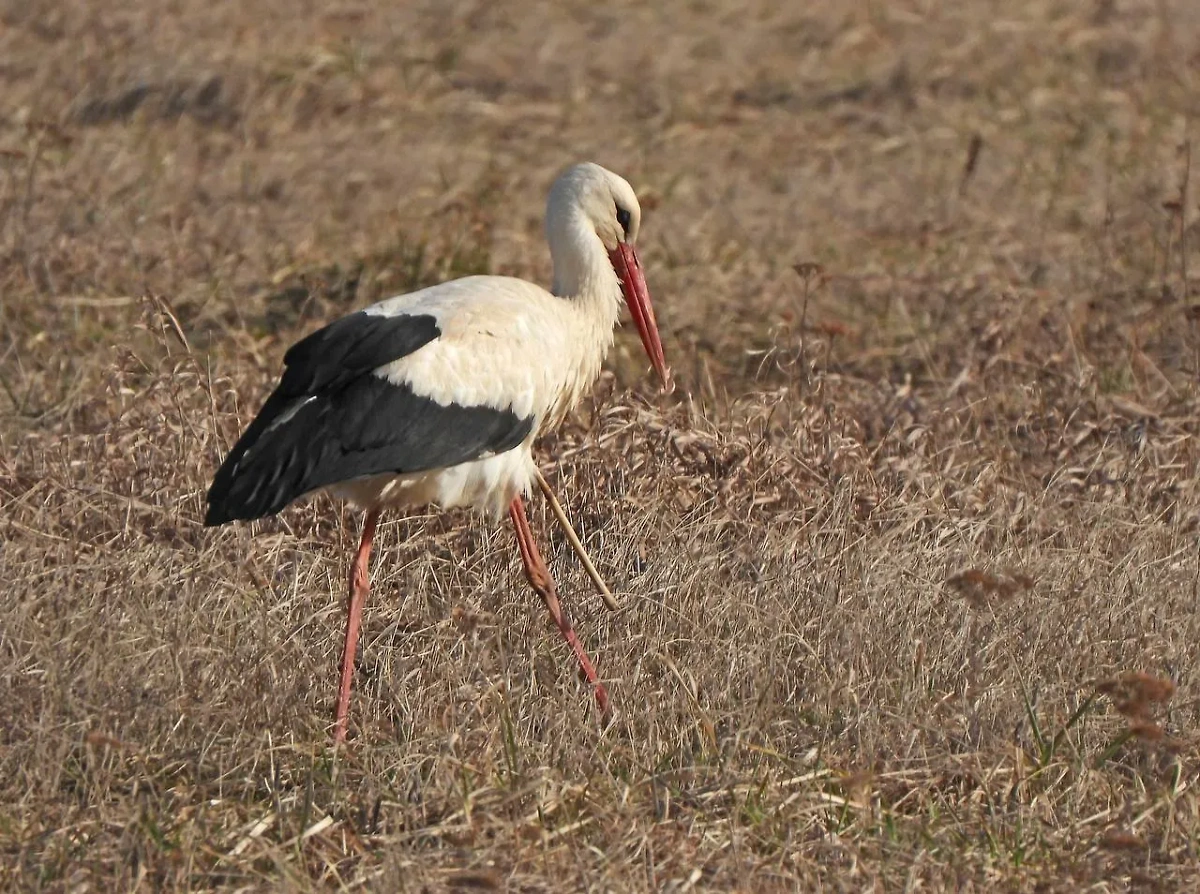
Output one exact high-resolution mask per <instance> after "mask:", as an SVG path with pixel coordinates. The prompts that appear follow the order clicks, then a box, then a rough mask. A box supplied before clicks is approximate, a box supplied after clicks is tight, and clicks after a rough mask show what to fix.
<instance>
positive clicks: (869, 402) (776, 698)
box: [0, 0, 1200, 892]
mask: <svg viewBox="0 0 1200 894" xmlns="http://www.w3.org/2000/svg"><path fill="white" fill-rule="evenodd" d="M1198 113H1200V7H1197V6H1196V5H1195V4H1193V3H1191V2H1189V0H1158V2H1151V0H1095V2H1084V0H1078V2H1056V0H1016V2H1003V3H1002V2H998V0H996V2H988V0H960V2H950V0H945V2H937V0H924V2H922V0H911V2H899V0H897V2H848V3H841V2H834V0H823V2H814V3H805V4H799V3H797V4H789V3H786V2H766V0H757V2H753V0H752V2H748V3H734V2H731V0H686V2H685V0H661V2H657V3H653V4H635V3H628V2H622V0H616V2H610V3H605V4H590V3H581V2H575V0H572V2H565V3H550V2H542V3H538V2H534V0H522V2H517V3H510V4H499V3H485V2H454V0H437V2H432V0H426V2H417V3H384V2H377V3H366V2H356V0H345V2H332V3H315V2H286V0H246V2H243V3H234V2H232V0H217V2H200V0H173V2H146V3H142V4H122V3H116V2H108V3H85V2H82V0H0V386H2V388H0V505H2V506H3V513H2V514H0V535H2V540H0V704H2V705H3V711H2V712H0V888H3V889H4V890H31V891H32V890H46V891H86V890H95V891H119V890H190V889H198V888H214V887H227V888H230V889H236V890H241V891H248V890H268V889H270V890H294V891H308V890H328V889H333V890H341V889H347V890H349V889H354V890H358V889H366V890H377V891H426V890H428V891H440V890H492V889H496V890H507V891H514V892H515V891H522V892H536V891H574V890H591V891H673V892H683V891H705V890H740V891H768V892H769V891H792V890H823V891H901V890H906V891H907V890H924V891H953V890H957V891H1081V890H1087V891H1096V892H1109V891H1125V890H1152V891H1171V890H1181V891H1186V890H1194V888H1192V886H1193V885H1197V884H1200V870H1198V865H1200V864H1198V862H1197V856H1198V855H1197V850H1198V847H1200V792H1198V791H1197V786H1198V785H1200V703H1198V701H1197V700H1198V698H1200V679H1198V678H1197V660H1198V658H1200V619H1198V615H1197V599H1198V595H1200V594H1198V581H1200V547H1198V544H1197V537H1198V533H1200V489H1198V487H1197V465H1198V463H1200V440H1198V438H1200V415H1198V413H1200V388H1198V387H1197V375H1198V373H1200V363H1198V358H1200V332H1198V331H1197V326H1198V325H1200V255H1198V252H1197V246H1198V245H1200V233H1197V232H1196V227H1195V221H1196V220H1197V218H1200V206H1198V195H1197V191H1196V189H1195V185H1194V181H1195V179H1196V174H1195V173H1192V174H1189V169H1190V168H1191V167H1192V166H1194V165H1196V164H1197V162H1198V160H1200V146H1198V145H1197V144H1196V143H1195V140H1196V138H1197V136H1198V132H1197V128H1196V121H1195V118H1196V116H1197V114H1198ZM582 159H591V160H595V161H598V162H600V163H602V164H605V165H608V166H609V167H612V168H613V169H615V170H617V171H619V172H621V173H623V174H625V175H626V176H627V177H628V178H629V179H630V180H631V182H633V184H634V186H635V188H637V189H638V190H639V192H640V194H641V195H642V196H643V197H644V203H645V206H646V208H647V213H646V222H645V226H644V230H643V232H644V236H643V241H642V247H643V258H644V260H645V263H646V267H647V271H648V277H649V281H650V286H651V290H652V293H653V295H654V296H655V299H656V303H657V307H658V309H659V321H660V323H661V324H662V327H663V332H664V342H665V344H666V346H667V351H668V359H669V360H670V361H671V362H672V363H673V366H674V367H675V370H676V373H677V376H678V378H679V381H680V384H681V386H682V387H681V389H680V391H679V392H677V394H676V395H674V396H671V397H665V398H664V397H660V396H657V395H656V394H654V392H653V389H652V387H651V383H650V382H649V379H648V377H647V376H646V375H644V372H645V371H644V369H643V367H644V365H645V364H644V362H643V360H642V358H641V356H640V354H641V351H640V346H639V345H638V343H637V339H636V337H635V335H634V334H633V333H632V332H629V331H623V332H621V333H620V334H619V337H618V342H617V346H616V347H615V348H614V350H613V352H612V355H611V357H610V362H609V365H608V368H609V370H610V371H611V372H610V373H607V374H606V376H605V378H604V380H602V382H601V384H600V386H598V388H597V391H596V395H595V398H594V400H592V401H591V402H588V403H586V404H585V406H583V407H582V408H581V409H580V410H579V412H578V413H577V414H576V415H575V417H574V418H573V419H572V420H571V421H570V422H569V424H568V425H567V426H566V427H565V428H564V430H563V431H562V432H561V434H560V435H558V436H556V437H554V438H552V439H550V440H549V441H548V442H546V443H545V444H544V445H543V456H544V458H545V460H546V463H547V470H548V472H549V473H550V474H551V480H552V481H553V482H555V483H556V487H557V488H558V490H559V492H560V494H561V496H562V498H563V500H564V502H565V503H566V504H567V507H568V510H569V512H570V513H571V515H572V517H573V519H574V521H575V523H576V524H577V526H578V527H579V529H580V531H581V533H582V534H583V535H584V537H585V540H586V542H587V543H588V545H589V547H590V549H591V550H592V552H593V554H594V555H595V557H596V558H597V560H598V564H599V565H600V567H601V570H602V571H603V573H604V574H605V575H606V576H607V577H608V578H609V580H610V583H611V584H613V586H614V588H615V589H617V590H618V591H619V592H620V594H621V596H622V597H623V599H624V600H625V601H626V602H627V604H628V608H627V609H626V610H625V611H624V612H622V613H619V614H611V613H608V612H606V611H605V610H604V609H603V607H602V606H601V605H600V603H599V601H598V600H597V599H596V598H595V597H594V596H593V595H592V593H591V590H590V588H589V585H588V581H587V578H586V577H585V576H584V574H583V572H582V569H581V568H580V567H579V565H578V563H577V562H576V561H575V559H574V557H573V556H572V555H571V553H570V551H569V550H568V549H567V547H566V544H565V543H564V541H563V539H562V537H561V536H560V535H559V533H558V531H557V530H556V529H554V527H553V525H552V521H551V519H550V517H549V514H548V513H546V512H544V507H542V505H541V501H540V500H537V501H535V503H536V506H535V512H534V518H533V521H534V523H535V525H537V526H539V531H540V534H541V536H542V539H543V542H548V544H549V547H550V548H549V553H550V555H551V556H552V557H553V562H552V567H553V568H554V569H555V571H556V573H557V574H558V575H559V576H560V580H561V582H562V584H563V590H564V598H565V599H566V601H567V602H568V603H569V605H570V610H571V611H572V613H573V615H574V618H575V621H576V624H577V626H578V627H579V629H580V632H581V635H582V636H583V638H584V641H585V642H586V643H587V645H588V647H589V649H590V650H591V651H592V653H593V654H594V655H595V656H596V658H597V661H598V666H599V669H600V671H601V673H602V675H604V676H605V677H606V678H607V679H608V680H610V681H611V682H610V692H611V693H612V695H613V698H614V703H615V705H616V707H617V709H618V712H619V713H618V716H617V718H616V721H615V723H614V724H613V725H612V726H611V727H610V728H607V729H602V728H600V726H599V724H598V722H597V717H596V714H595V711H594V710H593V706H592V704H591V700H590V694H589V692H588V691H587V690H586V688H585V687H584V686H582V685H581V684H580V682H579V681H578V680H577V678H576V676H575V674H574V672H573V669H572V663H571V660H570V656H569V653H568V652H567V651H566V649H565V647H564V646H563V644H562V643H561V641H560V640H559V639H558V637H557V634H556V632H555V631H554V630H553V628H551V627H549V626H548V624H547V621H546V618H545V613H544V610H543V608H542V606H541V604H540V603H539V602H538V601H537V600H536V599H534V598H533V597H532V595H531V594H529V593H528V591H527V590H526V588H525V585H524V582H523V580H522V578H521V576H520V572H519V568H518V562H517V559H516V557H515V552H514V550H513V549H512V542H511V536H512V535H511V532H510V531H509V530H508V529H507V527H497V528H495V529H488V528H486V527H483V526H476V525H473V524H472V520H471V519H470V518H469V517H468V516H466V515H451V516H438V515H434V514H431V515H430V516H429V517H412V518H399V517H396V516H393V517H390V518H387V517H385V524H384V525H383V526H382V528H381V549H380V550H379V551H378V552H377V554H376V561H375V564H374V582H375V586H374V591H373V593H372V599H371V601H370V603H369V604H368V607H367V614H366V621H365V625H366V626H365V635H364V646H363V652H362V665H361V668H360V675H359V678H358V682H357V684H356V685H357V690H356V695H355V703H354V708H353V712H354V713H353V715H352V730H353V735H354V737H355V738H354V742H353V746H352V747H351V748H350V749H349V750H347V751H343V752H342V753H340V754H336V755H335V754H333V753H331V751H330V750H329V748H328V745H327V743H328V724H329V722H330V719H331V713H332V706H333V696H334V683H335V664H336V660H337V652H338V648H339V643H340V630H341V624H342V605H341V599H342V596H343V576H344V573H345V563H346V561H347V555H348V551H349V548H350V547H351V545H352V543H353V542H354V541H355V539H356V536H357V519H356V518H355V517H354V516H353V515H352V514H350V513H346V512H343V511H342V510H341V509H340V508H339V507H338V506H337V505H335V504H334V503H332V502H331V501H328V500H319V501H314V502H313V503H310V504H306V505H302V506H298V507H295V508H292V509H290V510H288V511H287V512H286V513H284V514H283V515H282V516H281V517H279V518H277V519H272V520H269V521H267V522H263V523H261V524H256V525H254V526H252V527H251V526H241V527H230V528H223V529H220V530H217V531H208V530H204V529H203V528H202V527H201V526H200V523H199V520H200V518H201V514H202V512H201V509H202V500H203V493H204V490H205V489H206V487H207V484H208V482H209V480H210V476H211V473H212V472H213V470H214V469H215V468H216V465H217V463H218V462H219V460H220V458H221V456H222V455H223V452H224V451H225V450H226V449H227V447H228V446H229V445H230V444H231V442H232V439H233V438H234V437H236V435H237V433H238V432H239V430H240V428H241V426H242V425H243V424H244V423H245V422H246V421H247V420H248V418H249V416H250V415H251V414H252V413H253V412H254V411H255V410H256V409H257V408H258V405H259V402H260V401H261V400H262V399H263V397H264V396H265V394H266V391H267V389H268V388H269V386H270V383H271V381H272V380H273V378H274V377H275V375H276V374H277V372H278V369H279V361H280V358H281V356H282V353H283V351H284V350H285V348H286V347H287V345H288V344H290V343H291V341H292V340H294V339H295V338H297V337H298V336H299V335H301V334H302V333H304V332H306V331H309V330H311V329H312V328H314V327H315V326H316V325H317V324H318V323H319V322H321V321H324V320H327V319H330V318H332V317H333V316H334V315H336V314H339V313H342V312H344V311H346V310H348V309H350V308H353V307H357V306H361V305H362V304H365V303H367V302H368V301H370V300H373V299H375V298H377V297H380V296H384V295H387V294H391V293H396V292H400V291H404V290H407V289H409V288H411V287H413V286H415V285H418V284H424V283H429V282H434V281H438V280H441V279H444V278H448V277H452V276H457V275H461V274H463V273H467V272H474V271H492V272H504V273H512V274H516V275H520V276H525V277H529V278H534V279H538V280H540V281H546V280H547V279H548V276H549V262H548V257H547V254H546V249H545V247H544V243H543V241H542V237H541V215H542V210H543V202H544V196H545V190H546V188H547V187H548V185H549V183H550V181H551V180H552V179H553V176H554V175H555V173H557V171H558V170H560V169H561V168H562V167H564V166H566V165H567V164H569V163H571V162H574V161H578V160H582ZM1189 181H1193V182H1189ZM796 265H802V266H801V268H800V270H801V272H800V274H798V273H797V271H796V270H795V269H794V268H795V267H796ZM176 324H177V325H176ZM1163 681H1170V683H1171V684H1173V691H1171V689H1172V687H1171V686H1169V685H1167V684H1166V683H1165V682H1163Z"/></svg>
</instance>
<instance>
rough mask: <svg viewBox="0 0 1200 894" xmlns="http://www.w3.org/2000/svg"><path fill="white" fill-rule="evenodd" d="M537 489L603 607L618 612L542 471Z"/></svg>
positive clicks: (605, 585) (615, 603)
mask: <svg viewBox="0 0 1200 894" xmlns="http://www.w3.org/2000/svg"><path fill="white" fill-rule="evenodd" d="M536 471H537V483H538V487H540V488H541V489H542V496H544V497H545V498H546V500H547V501H548V502H549V503H550V509H551V511H552V512H553V513H554V517H555V518H557V519H558V523H559V525H561V526H562V529H563V533H564V534H566V535H567V540H568V541H569V542H570V544H571V549H573V550H575V555H577V556H579V561H580V562H582V563H583V567H584V569H585V570H586V571H587V573H588V577H590V578H591V579H592V583H594V584H595V585H596V592H597V593H599V594H600V598H601V599H603V600H604V604H605V606H607V607H608V610H609V611H614V612H615V611H620V610H621V605H620V603H618V602H617V600H616V598H615V597H614V596H613V594H612V591H611V590H610V589H609V588H608V584H606V583H605V582H604V578H602V577H601V576H600V572H599V571H597V570H596V566H595V565H593V564H592V559H591V556H589V555H588V554H587V550H586V549H584V548H583V543H582V542H581V541H580V539H579V535H578V534H576V533H575V529H574V528H572V527H571V522H570V520H569V519H568V518H567V513H566V512H565V511H563V508H562V506H561V505H560V504H559V502H558V499H557V498H556V497H555V496H554V491H552V490H551V489H550V485H549V484H548V483H547V482H546V479H545V477H543V475H542V470H541V469H537V470H536Z"/></svg>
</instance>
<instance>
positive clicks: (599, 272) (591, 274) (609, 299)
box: [544, 207, 621, 426]
mask: <svg viewBox="0 0 1200 894" xmlns="http://www.w3.org/2000/svg"><path fill="white" fill-rule="evenodd" d="M556 212H557V213H556ZM546 239H547V241H548V242H549V243H550V258H551V260H552V261H553V262H554V286H553V288H552V289H551V292H552V293H553V294H554V295H556V296H557V297H559V298H561V299H562V303H563V305H564V308H563V309H564V312H565V313H566V314H567V315H568V316H569V317H570V319H571V320H572V321H573V326H574V327H575V328H576V337H577V338H578V344H579V349H580V350H579V353H578V354H577V355H576V357H575V358H574V363H572V364H571V369H570V370H569V372H568V375H567V378H566V379H565V380H564V381H563V382H562V384H561V390H560V392H559V394H558V396H557V399H556V401H555V405H554V407H553V409H552V410H551V411H550V412H549V413H548V414H547V416H546V419H545V420H544V424H546V425H548V426H554V425H557V424H558V423H559V422H561V421H562V418H563V416H564V415H565V414H566V412H567V411H568V410H569V409H570V407H572V406H574V404H575V403H576V402H577V401H578V400H579V398H580V396H581V395H582V394H583V392H584V391H585V390H586V389H588V388H590V387H591V386H592V383H593V382H594V381H596V376H597V375H599V373H600V365H601V364H602V363H603V362H604V355H605V354H607V353H608V349H609V348H610V347H611V346H612V343H613V329H614V328H615V326H616V325H617V318H618V317H619V316H620V313H621V283H620V280H619V279H618V278H617V273H616V271H615V270H613V266H612V262H611V261H610V260H609V258H608V252H607V251H606V250H605V248H604V243H603V242H602V241H601V240H600V237H599V236H597V235H596V230H595V227H593V226H592V224H591V222H590V221H589V220H587V218H586V217H585V216H584V214H583V211H582V210H581V209H579V208H578V207H570V208H567V209H561V207H560V209H552V211H551V214H550V216H549V217H548V219H547V222H546Z"/></svg>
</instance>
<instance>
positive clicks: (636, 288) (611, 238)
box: [546, 162, 674, 392]
mask: <svg viewBox="0 0 1200 894" xmlns="http://www.w3.org/2000/svg"><path fill="white" fill-rule="evenodd" d="M641 224H642V208H641V205H639V204H638V199H637V194H636V193H634V191H633V187H632V186H630V185H629V183H628V182H627V181H626V180H625V179H624V178H623V177H618V176H617V175H616V174H614V173H613V172H612V171H609V170H607V169H606V168H602V167H600V165H598V164H592V163H591V162H585V163H583V164H578V165H574V166H573V167H570V168H568V169H567V170H566V171H564V172H563V173H562V174H561V175H559V178H558V179H557V180H556V181H555V182H554V186H553V187H551V189H550V199H549V201H548V203H547V212H546V234H547V237H548V238H549V240H550V248H551V252H552V253H553V254H554V263H555V273H556V279H557V273H558V268H559V264H560V262H566V263H570V262H569V261H568V260H567V258H568V257H571V256H573V255H577V254H582V252H581V250H580V247H579V242H577V241H576V242H574V244H572V245H570V246H565V245H562V244H561V240H562V239H563V238H564V237H566V238H567V239H571V240H578V239H580V236H576V235H575V234H577V233H580V230H583V231H584V232H583V233H582V237H583V238H587V237H588V236H589V235H590V234H589V233H587V232H586V231H588V230H590V231H591V232H592V233H594V234H595V237H596V238H597V239H599V240H600V242H601V243H602V244H603V246H604V250H605V252H607V254H608V260H609V263H610V264H612V267H613V270H614V271H615V272H616V274H617V279H618V280H620V282H621V293H622V294H623V295H624V297H625V303H626V304H627V305H628V306H629V313H630V315H631V316H632V317H633V322H634V325H635V326H637V330H638V335H639V336H640V337H641V340H642V347H643V348H645V349H646V354H647V356H648V357H649V358H650V363H651V365H652V366H653V367H654V371H655V372H656V373H657V374H658V377H659V379H660V380H661V381H662V385H663V390H664V391H668V392H669V391H671V390H672V389H673V388H674V385H673V384H672V382H671V371H670V370H669V369H668V368H667V361H666V358H665V357H664V356H663V347H662V340H661V339H660V338H659V335H658V323H657V322H656V321H655V319H654V306H653V305H652V304H651V303H650V291H649V289H648V288H647V287H646V278H645V276H643V274H642V263H641V261H640V260H639V259H638V254H637V249H635V248H634V243H635V242H636V241H637V235H638V230H639V229H640V228H641ZM568 234H570V235H568ZM592 244H594V242H593V243H592ZM560 246H561V248H560ZM571 259H572V260H582V258H574V257H571Z"/></svg>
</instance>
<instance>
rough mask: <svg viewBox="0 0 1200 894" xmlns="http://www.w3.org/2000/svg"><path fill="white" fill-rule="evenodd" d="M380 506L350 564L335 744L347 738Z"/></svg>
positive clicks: (369, 518) (369, 519)
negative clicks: (355, 664)
mask: <svg viewBox="0 0 1200 894" xmlns="http://www.w3.org/2000/svg"><path fill="white" fill-rule="evenodd" d="M379 511H380V510H378V509H372V510H371V511H370V512H368V513H367V517H366V520H365V521H364V522H363V530H362V539H361V540H359V542H358V552H356V553H355V554H354V563H353V564H352V565H351V566H350V596H349V598H348V600H347V602H346V639H345V641H344V642H343V643H342V680H341V683H340V684H339V685H338V700H337V714H336V715H335V717H334V721H333V742H334V744H335V745H337V744H340V743H341V742H343V741H345V738H346V724H347V722H348V720H349V717H350V684H351V682H352V681H353V680H354V655H355V652H356V651H357V650H358V632H359V630H360V629H361V628H362V611H363V605H364V604H365V603H366V601H367V592H368V591H369V590H370V587H371V578H370V572H369V570H368V562H369V560H370V558H371V544H372V542H373V541H374V540H375V525H376V523H377V522H378V521H379Z"/></svg>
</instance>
